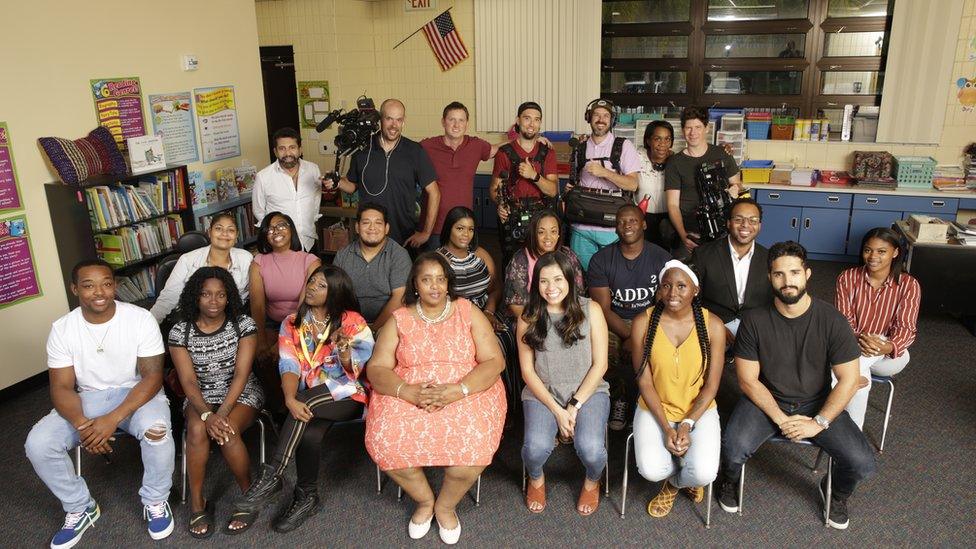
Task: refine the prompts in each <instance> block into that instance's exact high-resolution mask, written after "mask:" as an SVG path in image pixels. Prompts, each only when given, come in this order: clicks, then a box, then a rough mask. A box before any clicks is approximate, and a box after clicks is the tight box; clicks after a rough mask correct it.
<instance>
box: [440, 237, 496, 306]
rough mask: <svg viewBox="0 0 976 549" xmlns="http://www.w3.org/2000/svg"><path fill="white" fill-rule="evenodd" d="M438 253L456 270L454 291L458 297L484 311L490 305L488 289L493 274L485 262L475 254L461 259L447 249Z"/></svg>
mask: <svg viewBox="0 0 976 549" xmlns="http://www.w3.org/2000/svg"><path fill="white" fill-rule="evenodd" d="M437 251H438V252H440V254H441V255H443V256H444V257H446V258H447V261H448V262H450V264H451V269H453V270H454V289H455V291H457V294H458V296H460V297H463V298H465V299H467V300H468V301H470V302H471V303H474V304H475V305H476V306H477V307H478V308H479V309H484V308H485V305H486V304H487V303H488V287H489V286H490V285H491V274H490V273H489V272H488V265H486V264H485V260H483V259H481V258H480V257H478V255H477V254H475V253H474V252H470V253H468V256H467V257H465V258H463V259H461V258H458V257H457V256H456V255H454V254H452V253H451V252H449V251H448V250H447V247H441V248H440V249H439V250H437Z"/></svg>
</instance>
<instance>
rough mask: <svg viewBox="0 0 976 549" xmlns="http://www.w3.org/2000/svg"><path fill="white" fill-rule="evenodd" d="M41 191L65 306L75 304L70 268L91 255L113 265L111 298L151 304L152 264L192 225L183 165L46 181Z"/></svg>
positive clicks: (152, 291)
mask: <svg viewBox="0 0 976 549" xmlns="http://www.w3.org/2000/svg"><path fill="white" fill-rule="evenodd" d="M44 191H45V194H46V195H47V204H48V210H49V211H50V213H51V221H52V226H53V228H54V238H55V242H56V243H57V249H58V259H59V262H60V264H61V273H62V277H63V278H64V288H65V292H66V293H67V296H68V303H69V304H70V306H71V307H75V306H77V305H78V299H77V298H76V297H75V296H74V295H73V294H72V293H71V269H72V268H73V267H74V266H75V264H77V263H78V262H79V261H82V260H85V259H94V258H96V257H102V258H103V259H105V260H106V261H108V262H109V263H110V264H112V267H113V269H115V274H116V280H117V281H118V288H117V290H116V299H118V300H120V301H129V302H132V303H136V304H138V305H141V306H149V305H151V304H152V302H153V300H154V299H155V296H156V288H155V287H154V285H155V275H156V265H157V264H158V263H159V260H160V259H162V258H163V257H165V256H167V255H169V254H170V253H171V252H172V251H173V248H174V246H175V245H176V241H177V239H179V237H180V236H181V235H182V234H183V233H184V232H186V231H188V230H191V229H193V228H194V226H195V225H194V221H195V220H194V216H193V212H192V210H191V207H190V191H189V187H188V186H187V171H186V166H168V167H166V168H165V169H163V170H158V171H154V172H149V173H144V174H139V175H128V176H98V177H93V178H90V179H87V180H85V181H83V182H82V183H81V184H80V185H79V186H77V187H75V186H69V185H64V184H62V183H48V184H46V185H44Z"/></svg>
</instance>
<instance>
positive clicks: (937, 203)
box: [932, 200, 946, 208]
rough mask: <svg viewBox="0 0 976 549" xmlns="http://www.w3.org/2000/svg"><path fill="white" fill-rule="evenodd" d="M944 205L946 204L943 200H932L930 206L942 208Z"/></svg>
mask: <svg viewBox="0 0 976 549" xmlns="http://www.w3.org/2000/svg"><path fill="white" fill-rule="evenodd" d="M945 205H946V204H945V200H933V201H932V207H933V208H943V207H945Z"/></svg>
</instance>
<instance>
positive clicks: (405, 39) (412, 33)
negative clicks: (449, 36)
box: [393, 6, 454, 49]
mask: <svg viewBox="0 0 976 549" xmlns="http://www.w3.org/2000/svg"><path fill="white" fill-rule="evenodd" d="M453 7H454V6H451V7H450V8H447V9H446V10H444V11H442V12H440V13H438V14H437V15H435V16H434V17H433V18H431V19H430V21H427V22H426V23H424V24H423V25H420V28H419V29H417V30H415V31H413V32H411V33H410V35H409V36H407V37H406V38H404V39H403V40H400V41H399V42H397V45H396V46H393V49H397V48H399V47H400V45H401V44H403V43H404V42H406V41H407V40H410V39H411V38H412V37H413V35H415V34H417V33H418V32H420V31H422V30H424V27H426V26H427V25H428V24H429V23H430V22H431V21H433V20H434V19H437V18H438V17H440V16H442V15H444V14H445V13H447V12H449V11H451V8H453Z"/></svg>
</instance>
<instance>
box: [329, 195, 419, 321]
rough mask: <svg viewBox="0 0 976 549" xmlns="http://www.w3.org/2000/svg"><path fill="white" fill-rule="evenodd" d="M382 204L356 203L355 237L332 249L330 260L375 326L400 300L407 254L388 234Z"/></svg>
mask: <svg viewBox="0 0 976 549" xmlns="http://www.w3.org/2000/svg"><path fill="white" fill-rule="evenodd" d="M386 215H387V212H386V208H385V207H383V206H381V205H379V204H375V203H371V202H362V203H360V204H359V211H358V212H357V213H356V234H357V235H359V238H357V239H356V240H354V241H352V242H350V243H349V244H347V245H346V246H344V247H343V248H342V249H341V250H339V251H338V253H336V257H335V261H334V262H333V264H334V265H335V266H337V267H339V268H341V269H342V270H343V271H346V274H348V275H349V278H351V279H352V285H353V290H355V292H356V299H358V300H359V307H360V308H361V312H362V313H363V318H365V319H366V322H369V325H370V326H371V327H372V328H373V330H378V329H380V327H382V326H383V324H385V323H386V321H387V320H388V319H389V318H390V316H391V315H392V314H393V311H395V310H396V309H397V307H399V306H400V305H402V304H403V289H404V288H405V287H406V285H407V277H408V276H409V275H410V266H411V261H410V255H409V254H408V253H407V251H406V250H404V249H403V247H402V246H400V245H399V244H397V243H396V242H395V241H394V240H393V239H391V238H389V234H390V223H389V221H388V220H387V218H386Z"/></svg>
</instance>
